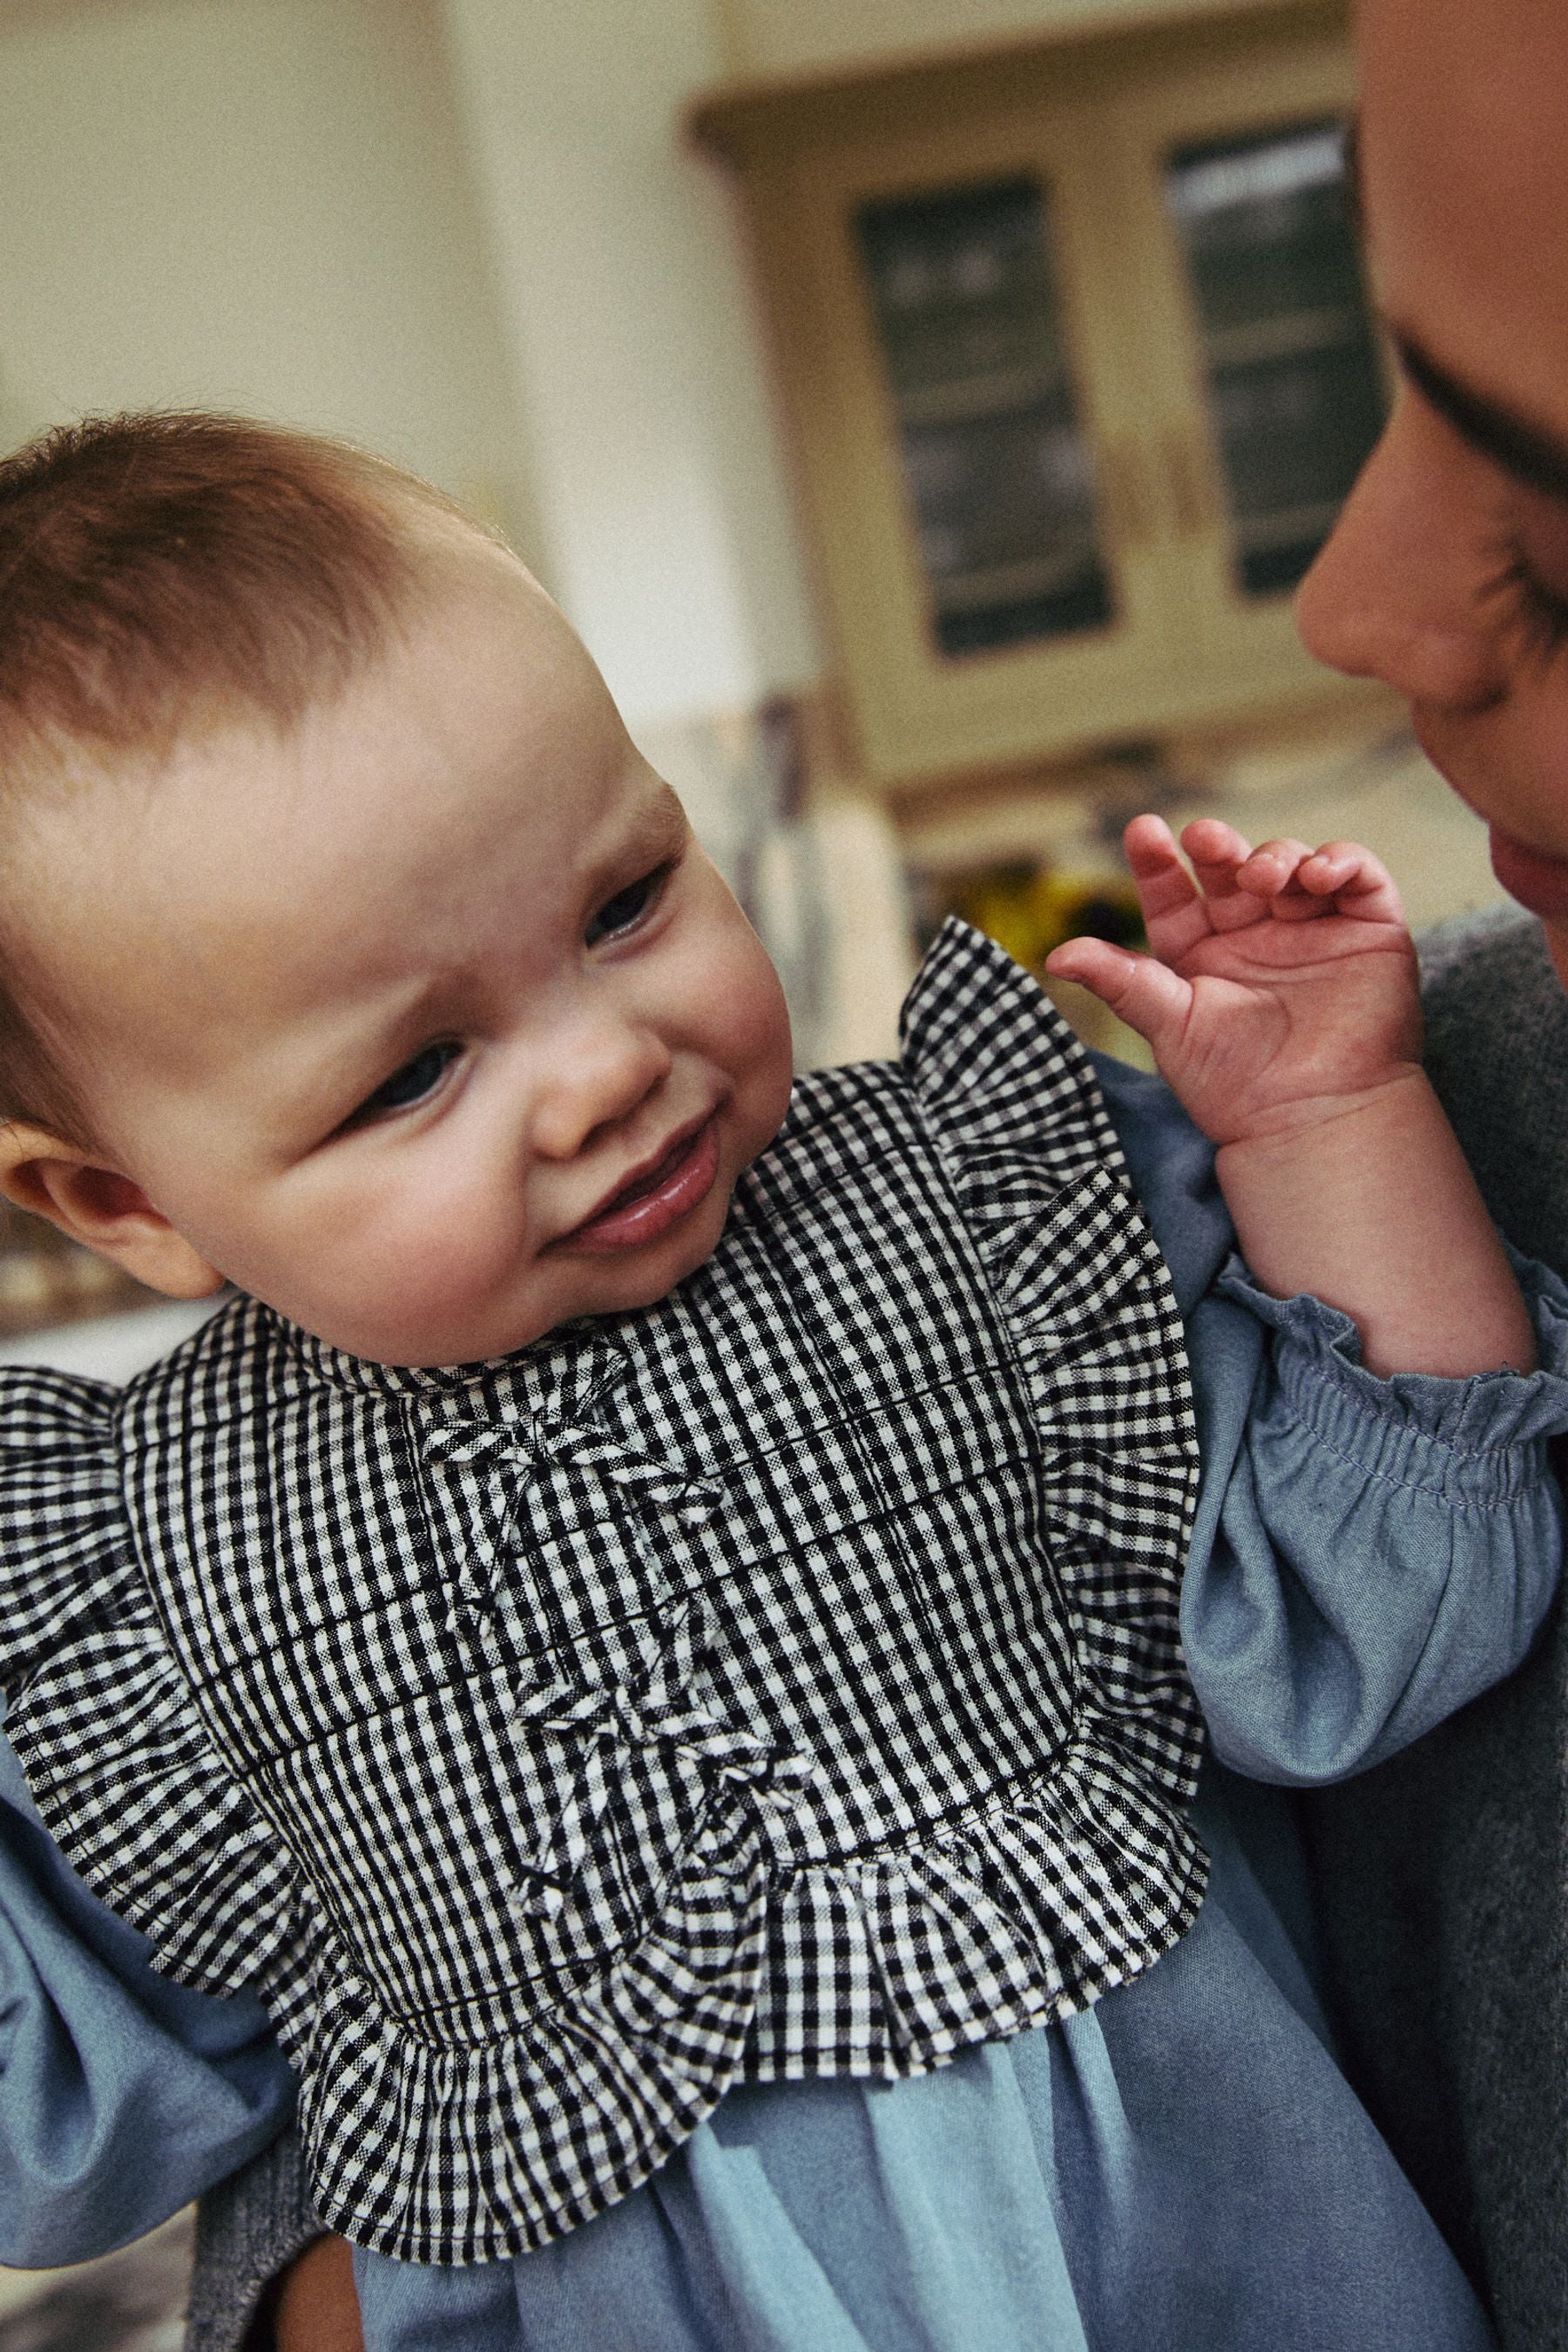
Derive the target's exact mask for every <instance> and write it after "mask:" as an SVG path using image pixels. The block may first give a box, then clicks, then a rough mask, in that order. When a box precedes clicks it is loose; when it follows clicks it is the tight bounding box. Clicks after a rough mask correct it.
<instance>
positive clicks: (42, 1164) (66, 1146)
mask: <svg viewBox="0 0 1568 2352" xmlns="http://www.w3.org/2000/svg"><path fill="white" fill-rule="evenodd" d="M0 1192H3V1193H4V1194H5V1198H6V1199H7V1200H8V1201H14V1202H16V1206H17V1208H19V1209H27V1210H30V1211H31V1212H32V1213H33V1215H34V1216H36V1217H47V1219H48V1221H49V1223H50V1224H51V1225H58V1227H59V1230H60V1232H61V1233H62V1234H68V1235H69V1237H70V1239H71V1240H72V1241H73V1242H81V1243H83V1244H85V1245H86V1247H87V1248H89V1250H96V1251H97V1253H98V1255H99V1256H100V1257H106V1258H108V1259H109V1260H110V1263H111V1264H112V1265H118V1266H123V1268H124V1269H125V1271H126V1273H127V1274H132V1275H134V1276H135V1277H136V1279H137V1281H138V1282H144V1283H146V1284H147V1286H148V1287H149V1288H150V1289H153V1290H162V1291H163V1292H164V1293H165V1294H166V1295H167V1296H168V1297H171V1298H206V1297H210V1296H211V1295H212V1293H213V1292H214V1291H215V1290H221V1289H222V1288H223V1283H224V1277H223V1276H222V1275H221V1274H219V1273H218V1272H217V1270H216V1267H214V1266H210V1265H207V1263H206V1261H205V1258H203V1257H202V1256H201V1255H200V1254H199V1253H198V1252H197V1251H196V1250H195V1249H194V1248H193V1247H192V1245H191V1244H190V1243H189V1242H188V1241H186V1239H185V1238H184V1234H177V1233H176V1232H175V1231H174V1226H173V1225H172V1224H171V1223H169V1220H168V1219H167V1217H165V1216H163V1214H162V1213H160V1212H159V1211H158V1210H157V1209H155V1208H154V1207H153V1203H152V1202H151V1201H149V1199H148V1198H147V1195H146V1193H145V1192H143V1191H142V1187H141V1186H140V1184H135V1183H132V1180H131V1178H130V1177H129V1176H121V1175H119V1174H117V1173H116V1171H114V1170H113V1169H112V1168H106V1167H104V1166H103V1165H102V1163H101V1162H100V1161H98V1160H94V1159H93V1158H92V1156H91V1154H90V1153H89V1152H87V1151H83V1150H80V1148H79V1146H78V1145H76V1144H74V1143H67V1142H66V1141H65V1140H64V1139H62V1138H61V1137H59V1136H58V1135H51V1134H50V1133H49V1131H48V1129H47V1128H42V1127H29V1126H27V1125H26V1123H25V1122H24V1121H23V1120H20V1119H13V1120H10V1121H7V1122H5V1123H4V1124H0Z"/></svg>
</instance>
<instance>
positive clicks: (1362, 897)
mask: <svg viewBox="0 0 1568 2352" xmlns="http://www.w3.org/2000/svg"><path fill="white" fill-rule="evenodd" d="M1296 879H1297V881H1298V882H1300V885H1301V887H1302V888H1303V889H1304V890H1308V891H1310V892H1312V893H1313V895H1314V896H1316V897H1319V898H1331V899H1332V900H1333V902H1334V906H1335V908H1336V910H1337V912H1338V913H1340V914H1342V915H1353V916H1354V917H1355V918H1356V919H1357V921H1358V922H1363V923H1398V924H1401V925H1403V923H1404V921H1405V909H1404V908H1403V907H1402V906H1401V904H1400V900H1399V892H1398V889H1397V887H1395V885H1394V877H1393V876H1392V875H1391V874H1390V873H1389V871H1388V868H1387V866H1384V863H1383V861H1382V859H1381V858H1377V857H1374V856H1373V854H1372V852H1371V850H1370V849H1363V847H1362V845H1361V843H1360V842H1359V841H1326V842H1325V843H1324V844H1323V846H1322V847H1321V849H1315V850H1314V851H1313V852H1312V854H1311V856H1310V857H1309V858H1306V859H1305V860H1304V861H1303V863H1302V864H1301V866H1300V867H1299V868H1298V870H1297V875H1296Z"/></svg>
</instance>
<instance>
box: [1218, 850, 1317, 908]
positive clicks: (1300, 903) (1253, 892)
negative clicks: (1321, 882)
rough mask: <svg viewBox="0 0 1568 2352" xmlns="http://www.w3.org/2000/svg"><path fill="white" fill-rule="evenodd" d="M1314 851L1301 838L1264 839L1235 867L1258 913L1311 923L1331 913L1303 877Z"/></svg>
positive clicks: (1242, 887)
mask: <svg viewBox="0 0 1568 2352" xmlns="http://www.w3.org/2000/svg"><path fill="white" fill-rule="evenodd" d="M1317 854H1318V853H1316V852H1315V851H1313V850H1310V849H1309V848H1308V846H1307V845H1306V843H1305V842H1304V841H1291V840H1283V841H1266V842H1265V843H1264V844H1263V845H1262V847H1261V848H1260V849H1255V850H1254V851H1253V852H1252V855H1251V856H1249V857H1248V858H1247V860H1246V861H1245V863H1244V864H1243V865H1242V866H1239V867H1238V868H1237V877H1236V879H1237V888H1238V889H1240V890H1242V891H1244V892H1246V894H1247V896H1248V897H1249V898H1251V899H1252V901H1253V904H1254V906H1255V907H1256V908H1257V910H1258V913H1259V914H1260V915H1270V916H1273V917H1274V918H1275V919H1277V920H1279V921H1281V922H1287V923H1289V922H1310V920H1311V919H1312V917H1313V916H1315V915H1327V914H1331V912H1332V911H1333V910H1332V908H1331V905H1329V904H1328V903H1327V901H1326V899H1325V898H1324V897H1323V896H1322V895H1321V893H1314V892H1313V891H1312V890H1311V889H1310V887H1308V885H1307V884H1306V883H1305V882H1304V880H1303V878H1302V877H1303V876H1304V874H1305V873H1306V870H1307V868H1308V867H1309V866H1310V864H1311V861H1312V859H1313V857H1314V856H1316V855H1317Z"/></svg>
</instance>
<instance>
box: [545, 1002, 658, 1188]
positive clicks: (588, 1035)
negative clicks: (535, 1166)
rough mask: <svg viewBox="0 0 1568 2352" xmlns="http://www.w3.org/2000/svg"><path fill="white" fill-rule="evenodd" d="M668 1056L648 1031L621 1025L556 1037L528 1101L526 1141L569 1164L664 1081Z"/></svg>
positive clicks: (584, 1027) (581, 1028)
mask: <svg viewBox="0 0 1568 2352" xmlns="http://www.w3.org/2000/svg"><path fill="white" fill-rule="evenodd" d="M670 1067H671V1055H670V1052H669V1049H668V1046H667V1045H665V1043H664V1041H663V1039H662V1038H660V1037H658V1035H656V1034H654V1033H653V1032H652V1031H650V1030H647V1029H644V1028H640V1027H635V1026H633V1025H631V1024H626V1023H621V1022H614V1023H611V1022H595V1023H593V1024H574V1026H573V1028H572V1029H571V1031H570V1032H569V1033H567V1034H562V1035H560V1036H559V1037H557V1038H556V1039H555V1040H554V1041H553V1045H552V1050H551V1056H550V1066H549V1069H548V1071H547V1073H546V1075H545V1077H544V1079H543V1082H542V1084H541V1086H540V1087H539V1090H538V1093H537V1095H536V1097H535V1101H534V1116H533V1120H532V1129H533V1132H532V1138H531V1140H532V1143H533V1148H534V1150H536V1151H537V1152H538V1153H539V1154H540V1155H541V1157H542V1158H543V1159H546V1160H570V1159H573V1158H574V1157H575V1155H576V1154H577V1153H578V1152H580V1151H583V1150H586V1149H587V1148H588V1147H589V1146H590V1145H591V1144H592V1143H594V1142H595V1141H596V1140H597V1139H599V1138H600V1136H601V1135H602V1134H603V1133H604V1132H605V1130H607V1129H613V1128H615V1127H616V1126H618V1125H619V1124H620V1122H621V1121H622V1120H624V1119H626V1118H630V1117H631V1115H632V1113H633V1112H634V1111H636V1110H638V1109H640V1108H641V1107H642V1105H643V1104H644V1103H645V1102H646V1101H647V1098H648V1097H649V1096H650V1095H651V1094H653V1093H655V1092H656V1091H657V1090H658V1087H661V1086H662V1085H663V1084H664V1082H665V1080H666V1079H667V1078H668V1076H669V1072H670Z"/></svg>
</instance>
